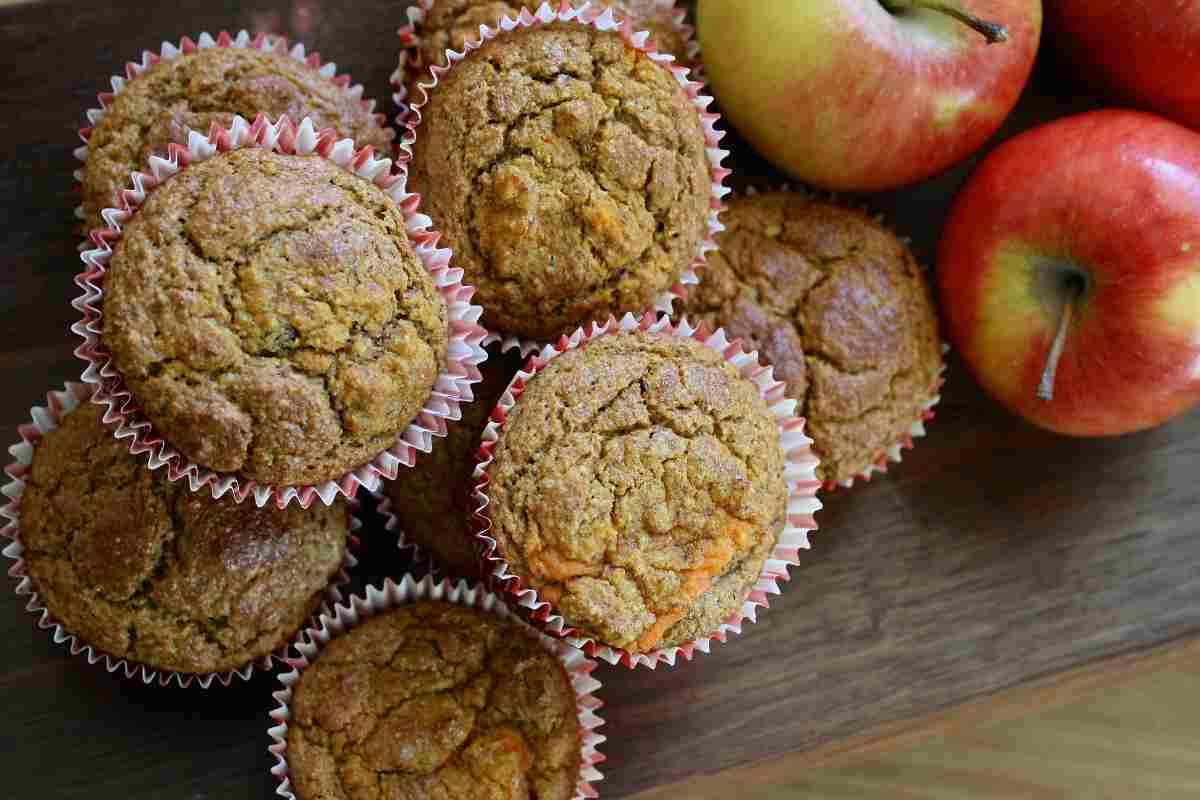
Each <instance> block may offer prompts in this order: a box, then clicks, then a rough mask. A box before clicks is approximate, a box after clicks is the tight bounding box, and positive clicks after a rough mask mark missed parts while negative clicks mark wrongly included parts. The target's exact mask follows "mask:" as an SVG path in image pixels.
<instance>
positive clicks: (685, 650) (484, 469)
mask: <svg viewBox="0 0 1200 800" xmlns="http://www.w3.org/2000/svg"><path fill="white" fill-rule="evenodd" d="M639 331H640V332H647V333H658V334H662V335H666V336H677V337H679V338H683V339H695V340H696V341H698V342H700V343H702V344H703V345H704V346H706V347H708V348H710V349H712V350H715V351H716V352H718V353H721V354H722V356H723V357H724V358H725V360H726V361H727V362H729V363H730V364H733V365H734V366H735V367H737V369H738V371H739V372H741V374H742V376H743V377H744V378H746V379H747V380H749V381H752V382H753V383H754V385H755V386H757V387H758V390H759V393H760V395H761V396H762V398H763V400H764V401H766V403H767V406H768V407H769V409H770V411H771V414H772V415H773V416H774V417H775V424H776V427H777V428H778V430H779V446H780V448H781V449H782V450H783V453H784V457H785V462H784V478H785V479H786V481H787V486H788V508H787V521H786V523H785V524H784V528H783V531H782V532H781V533H780V534H779V540H778V541H777V542H776V545H775V550H774V552H773V553H772V554H771V556H770V557H769V558H767V560H766V561H765V562H764V564H763V569H762V574H761V575H760V576H759V579H758V582H757V583H756V584H755V585H754V588H753V589H752V590H751V591H750V595H749V596H748V597H747V598H746V601H745V603H743V604H742V608H741V610H740V611H739V612H737V613H735V614H734V615H733V616H731V617H730V618H729V619H728V620H726V621H725V622H724V623H723V624H722V625H721V627H720V628H718V629H717V630H716V631H714V632H713V633H712V634H710V635H708V636H706V637H704V638H701V639H696V640H695V641H691V642H687V643H686V644H683V645H679V646H676V647H667V648H661V649H658V650H653V651H651V652H648V653H634V652H631V651H629V650H624V649H621V648H616V647H610V646H609V645H606V644H604V643H602V642H599V641H597V640H596V639H594V638H592V637H589V636H587V635H586V634H583V633H581V632H580V631H578V630H577V629H575V628H573V627H572V626H571V625H570V623H569V622H568V621H567V620H566V619H564V618H563V617H562V615H560V614H558V613H557V612H556V611H555V609H554V607H553V605H552V604H550V603H548V602H546V601H544V600H542V599H540V598H539V596H538V593H537V590H536V589H533V588H531V587H529V586H527V585H525V582H524V580H523V579H522V576H520V575H517V574H514V573H513V572H511V571H510V570H509V565H508V562H506V561H505V560H504V556H503V554H502V553H500V551H499V544H498V543H497V542H496V540H495V539H494V538H492V536H491V535H490V533H491V527H492V522H491V519H490V518H489V516H488V506H489V504H490V502H491V501H490V499H489V498H488V495H487V487H488V483H489V481H490V476H489V474H488V471H489V468H490V467H491V465H492V459H493V451H494V450H495V447H496V443H497V442H498V441H499V440H500V437H501V436H502V435H503V433H504V427H505V424H506V422H507V419H508V414H509V412H511V411H512V408H513V406H514V405H516V404H517V402H518V401H519V399H520V397H521V395H522V394H523V393H524V391H525V386H526V384H527V383H528V382H529V381H530V380H532V379H533V377H534V376H535V375H537V374H538V373H539V372H541V371H542V370H543V369H545V368H546V367H547V365H549V364H550V363H552V362H553V361H554V359H556V358H558V356H560V355H562V354H563V353H564V352H566V351H568V350H575V349H577V348H579V347H582V346H584V345H585V344H587V343H588V342H589V341H591V340H593V339H596V338H599V337H601V336H620V335H625V334H629V333H634V332H639ZM784 388H785V387H784V384H783V383H782V382H780V381H777V380H775V377H774V374H773V370H772V368H771V367H769V366H762V365H760V364H759V361H758V353H757V352H749V353H747V352H746V351H745V350H744V349H743V348H742V344H741V341H740V340H737V341H733V342H731V341H729V339H728V338H727V337H726V335H725V332H724V331H723V330H717V331H716V332H715V333H713V332H711V331H710V330H709V329H708V328H707V327H706V326H704V325H701V326H700V327H692V326H691V325H689V324H688V322H687V320H686V319H684V320H681V321H680V322H679V323H678V324H676V325H672V324H671V321H670V320H669V319H667V318H665V317H657V318H656V317H655V316H654V315H653V314H649V313H647V314H644V315H643V316H642V317H641V318H640V319H638V318H636V317H634V316H633V315H632V314H626V315H625V316H624V317H623V318H622V319H621V320H620V321H619V322H618V321H617V320H616V319H614V318H611V317H610V318H609V319H608V321H607V322H605V323H604V324H602V325H601V324H598V323H593V324H592V327H591V330H590V332H585V331H584V330H583V329H582V328H580V329H579V330H577V331H575V333H573V334H572V335H571V336H570V337H566V336H564V337H562V338H561V339H559V341H558V343H557V344H554V345H546V347H545V348H544V349H543V350H542V351H541V353H539V354H537V355H535V356H534V357H533V358H531V359H530V361H529V363H528V364H527V365H526V366H525V367H524V368H523V369H522V370H521V371H520V372H518V373H517V375H516V377H514V378H513V381H512V383H511V384H509V387H508V389H507V390H506V391H505V392H504V394H503V395H502V396H501V397H500V402H499V403H498V404H497V405H496V408H495V410H494V411H493V412H492V418H491V421H490V422H489V423H488V425H487V427H486V428H484V431H483V437H482V442H481V444H480V447H479V452H478V453H477V456H476V457H477V464H476V467H475V473H474V476H473V477H474V480H475V493H474V497H475V501H476V504H477V507H476V511H475V515H474V516H475V523H476V526H477V527H476V534H475V538H476V543H477V544H478V546H479V551H480V558H481V560H482V562H483V566H484V572H485V574H486V575H487V576H488V580H489V583H490V585H491V586H492V587H493V588H494V589H495V590H496V591H498V592H501V593H503V594H504V595H506V597H507V598H508V600H509V602H510V603H512V604H513V605H514V607H516V608H518V609H519V610H520V611H521V612H522V613H523V614H524V615H525V616H526V618H527V619H529V620H530V621H531V622H533V623H534V624H535V625H537V626H539V627H540V628H541V629H542V630H545V631H546V632H548V633H550V634H552V635H554V636H558V637H561V638H564V639H566V640H567V641H568V642H570V643H571V644H572V645H573V646H575V647H578V648H580V649H582V650H583V651H584V652H585V653H587V654H588V655H589V656H592V657H594V658H600V659H603V660H604V661H607V662H608V663H610V664H614V665H616V664H623V665H625V666H627V667H638V666H644V667H649V668H650V669H654V668H655V667H657V666H658V664H660V663H666V664H667V665H669V666H675V661H676V660H677V659H678V657H679V656H683V658H684V659H685V660H687V661H690V660H691V659H692V656H693V654H694V652H695V651H697V650H699V651H700V652H702V653H707V652H709V650H710V649H711V647H712V643H713V642H714V641H720V642H724V641H725V640H726V638H727V636H728V634H729V633H730V632H732V633H735V634H739V635H740V634H741V632H742V623H743V622H745V621H746V620H750V621H751V622H755V621H756V618H757V612H758V609H759V608H767V607H768V602H767V596H768V595H772V594H779V581H781V580H783V581H786V580H790V578H789V575H788V567H789V566H797V565H798V564H799V563H800V550H807V549H809V548H810V546H811V545H810V544H809V541H808V534H809V533H810V532H812V531H814V530H816V528H817V523H816V520H815V519H814V515H815V514H816V512H817V511H818V510H820V508H821V502H820V500H818V499H817V490H818V489H820V487H821V482H820V481H819V480H817V474H816V469H817V463H818V461H817V457H816V455H815V454H814V453H813V452H812V449H811V445H812V440H811V439H809V438H808V437H807V436H805V435H804V420H803V419H801V418H799V417H797V416H795V409H796V401H795V400H790V399H788V398H787V397H786V396H785V395H784Z"/></svg>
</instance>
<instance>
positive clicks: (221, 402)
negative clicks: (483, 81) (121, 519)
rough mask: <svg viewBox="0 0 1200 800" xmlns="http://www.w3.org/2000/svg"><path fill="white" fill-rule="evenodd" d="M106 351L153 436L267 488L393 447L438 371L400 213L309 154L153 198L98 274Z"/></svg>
mask: <svg viewBox="0 0 1200 800" xmlns="http://www.w3.org/2000/svg"><path fill="white" fill-rule="evenodd" d="M103 314H104V331H103V334H102V342H103V344H104V346H105V347H106V348H107V349H108V350H109V351H110V352H111V354H112V358H113V361H114V363H115V364H116V366H117V369H119V370H120V372H121V373H122V375H123V376H124V378H125V380H126V382H127V384H128V385H129V388H130V389H131V390H132V392H133V394H134V396H135V397H136V398H137V402H138V403H139V405H140V406H141V407H142V409H143V410H144V412H145V414H146V416H147V417H148V418H149V420H150V421H151V422H152V423H153V424H154V426H155V427H156V428H157V429H158V431H159V432H160V433H161V434H162V435H163V436H164V437H165V438H166V439H167V441H169V442H170V443H171V444H172V445H173V446H174V447H176V448H177V449H179V450H180V451H181V452H182V453H183V454H184V455H185V456H187V457H188V458H190V459H192V460H193V461H195V462H197V463H199V464H200V465H202V466H204V467H207V468H209V469H212V470H215V471H217V472H222V473H232V474H236V475H238V476H240V477H242V478H245V479H250V480H254V481H257V482H258V483H260V484H280V485H290V484H315V483H319V482H321V481H325V480H331V479H336V478H338V477H340V476H341V475H342V474H344V473H345V472H347V471H348V470H351V469H354V468H357V467H358V466H360V465H362V464H363V463H365V462H367V461H369V460H370V459H371V458H373V457H374V456H375V455H376V454H378V453H379V452H381V451H382V450H384V449H386V448H388V447H391V446H392V445H393V444H395V442H396V440H397V439H398V438H399V437H400V434H401V433H402V432H403V431H404V429H405V427H406V426H407V425H408V424H409V422H410V421H412V419H413V418H414V416H415V415H416V414H417V413H418V411H420V409H421V407H422V405H423V404H424V403H425V401H426V399H427V398H428V397H429V394H430V391H431V390H432V388H433V386H434V383H435V381H436V379H437V376H438V374H439V372H440V371H441V370H442V369H444V368H445V366H446V359H447V355H446V353H447V338H448V327H447V324H448V323H447V309H446V304H445V301H444V300H443V299H442V297H441V295H440V294H439V293H438V290H437V287H436V286H435V285H434V282H433V279H432V278H431V277H430V275H429V273H428V271H427V270H426V269H425V267H424V265H423V264H422V263H421V261H420V259H419V258H418V257H417V255H416V253H415V252H414V250H413V247H412V245H411V243H410V242H409V240H408V237H407V235H406V233H405V223H404V217H403V215H402V214H401V211H400V209H399V208H398V207H397V206H396V204H395V203H393V202H392V201H391V199H390V198H389V197H388V196H387V195H386V194H384V192H383V191H382V190H381V189H379V188H378V187H376V186H375V185H374V184H372V183H371V182H370V181H367V180H364V179H362V178H358V177H355V176H354V175H351V174H349V173H347V172H345V171H343V170H342V169H341V168H340V167H338V166H337V165H336V164H333V163H331V162H329V161H327V160H325V159H323V158H320V157H318V156H293V155H282V154H279V153H275V152H271V151H268V150H264V149H261V148H248V149H242V150H234V151H230V152H227V153H222V154H219V155H216V156H214V157H212V158H210V159H208V160H206V161H203V162H200V163H198V164H194V165H192V166H190V167H188V168H187V169H184V170H182V171H181V172H179V173H178V174H176V175H175V176H174V177H172V178H170V179H168V180H167V181H166V182H165V183H163V184H162V185H161V186H159V187H158V188H157V189H155V190H154V191H152V192H151V193H150V194H149V196H148V197H147V199H146V202H145V204H144V205H143V206H142V207H141V209H139V210H138V211H137V213H136V214H134V215H133V217H132V218H131V219H130V220H129V222H128V223H127V225H126V226H125V230H124V234H123V235H122V237H121V238H120V240H119V241H118V242H117V243H116V246H115V248H114V252H113V255H112V258H111V259H110V261H109V266H108V273H107V276H106V277H105V279H104V298H103Z"/></svg>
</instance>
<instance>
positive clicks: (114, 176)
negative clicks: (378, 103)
mask: <svg viewBox="0 0 1200 800" xmlns="http://www.w3.org/2000/svg"><path fill="white" fill-rule="evenodd" d="M259 113H265V114H267V115H268V116H270V117H271V119H273V120H274V119H276V118H278V117H279V116H280V115H281V114H287V115H289V116H290V117H291V118H292V119H302V118H304V117H310V118H312V120H313V122H314V123H316V125H317V128H318V129H320V128H324V127H332V128H334V129H335V130H336V131H337V132H338V134H339V136H340V137H347V138H351V139H354V141H355V142H356V143H357V144H358V145H359V146H365V145H372V146H374V147H375V149H376V150H378V151H385V150H388V149H390V147H391V140H392V138H393V132H392V131H391V130H390V129H388V128H385V127H383V126H382V125H381V124H380V122H379V121H378V119H377V118H376V117H375V116H374V115H373V114H372V113H371V112H370V110H369V107H368V106H367V105H365V104H364V103H363V102H362V101H361V100H360V99H359V96H358V94H357V93H352V92H350V91H348V90H347V88H346V87H345V86H343V85H341V84H339V83H337V82H335V81H334V80H333V79H331V78H328V77H325V76H323V75H321V74H320V73H319V72H318V71H317V70H316V69H315V68H314V67H312V66H309V65H308V64H306V63H305V62H303V61H298V60H297V59H295V58H292V57H291V56H290V55H288V54H287V53H286V52H285V51H283V50H282V48H279V49H278V50H272V51H268V52H264V51H262V50H259V49H252V48H249V47H207V48H200V49H196V50H193V51H192V52H190V53H181V54H180V55H178V56H176V57H174V58H164V59H162V60H160V61H158V63H156V64H154V65H153V66H151V67H150V68H149V69H147V70H145V71H144V72H142V73H141V74H140V75H137V76H136V77H134V78H132V79H131V80H128V81H126V82H125V84H124V86H123V88H122V89H121V91H119V92H117V93H116V94H115V95H113V97H112V99H111V100H110V101H109V102H108V104H107V109H106V110H105V112H104V114H103V115H102V116H100V118H99V119H98V120H96V122H95V125H94V126H93V127H92V129H91V132H90V134H89V135H88V138H87V159H86V161H85V163H84V166H83V169H82V176H81V180H82V184H83V186H82V194H83V213H84V218H85V222H86V224H87V227H88V230H92V229H95V228H99V227H102V226H103V225H104V222H103V219H102V218H101V216H100V212H101V211H102V210H103V209H105V208H110V207H112V208H115V207H116V206H117V193H118V192H119V191H120V190H122V189H126V188H128V187H129V186H130V175H131V174H132V173H133V172H134V171H135V170H142V171H145V170H146V164H147V161H148V159H149V157H150V155H151V154H152V153H162V152H164V151H165V150H166V146H167V145H168V144H169V143H171V142H185V141H186V137H187V131H188V129H189V128H190V129H192V130H196V131H199V132H200V133H208V130H209V126H210V125H211V124H212V123H213V122H219V123H220V124H221V125H222V126H224V127H228V126H229V124H230V122H231V121H232V119H233V116H234V115H235V114H238V115H241V116H242V117H245V118H246V119H254V118H255V116H257V115H258V114H259Z"/></svg>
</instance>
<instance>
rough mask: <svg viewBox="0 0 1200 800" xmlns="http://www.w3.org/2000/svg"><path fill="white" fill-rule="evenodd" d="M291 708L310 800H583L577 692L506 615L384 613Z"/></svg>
mask: <svg viewBox="0 0 1200 800" xmlns="http://www.w3.org/2000/svg"><path fill="white" fill-rule="evenodd" d="M290 709H291V710H290V714H289V715H288V719H287V725H288V729H287V734H286V748H287V749H286V755H287V769H288V774H289V778H290V781H291V787H292V791H293V792H294V793H295V796H296V798H297V800H324V798H334V797H337V798H344V800H384V799H385V798H386V799H387V800H400V798H404V799H405V800H408V799H409V798H411V799H412V800H417V798H420V799H421V800H426V799H427V798H428V800H434V799H435V798H445V799H446V800H450V798H453V799H454V800H509V798H516V797H536V798H538V800H570V798H573V797H575V788H576V783H577V781H578V779H579V775H580V754H581V749H582V745H583V741H582V736H581V732H580V725H579V719H578V716H577V713H578V709H577V705H576V693H575V690H574V689H573V688H572V685H571V681H570V679H569V678H568V676H567V672H566V670H565V669H564V667H563V664H562V663H561V662H560V661H559V660H558V659H557V658H556V657H555V656H554V655H553V654H551V653H550V652H548V651H547V650H545V649H544V648H543V647H542V645H541V644H540V643H539V642H538V641H537V640H536V639H535V638H534V637H533V634H532V632H531V631H529V630H528V629H527V628H525V627H524V626H521V625H519V624H518V623H516V622H513V621H511V620H508V619H505V618H503V617H500V616H498V615H496V614H491V613H484V612H481V611H478V610H475V609H473V608H466V607H463V606H459V605H453V604H450V603H445V602H440V601H433V600H422V601H418V602H415V603H412V604H409V605H404V606H400V607H399V608H396V609H393V610H391V611H387V612H385V613H380V614H377V615H376V616H373V617H371V618H370V619H368V620H367V621H366V622H363V623H362V624H360V625H357V626H356V627H353V628H352V629H350V630H349V631H348V632H347V633H345V634H344V635H342V636H339V637H337V638H335V639H333V640H331V641H330V642H329V643H328V644H326V645H325V646H324V647H323V648H322V649H321V651H320V653H319V654H318V655H317V657H316V660H315V661H314V662H313V663H312V664H311V665H310V666H308V667H307V668H306V669H304V671H303V672H301V673H300V676H299V679H298V680H297V681H296V682H295V683H294V685H293V696H292V700H291V703H290Z"/></svg>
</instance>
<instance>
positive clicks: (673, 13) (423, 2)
mask: <svg viewBox="0 0 1200 800" xmlns="http://www.w3.org/2000/svg"><path fill="white" fill-rule="evenodd" d="M437 2H438V0H417V2H416V3H413V4H412V5H411V6H409V7H408V9H407V12H408V22H407V23H406V24H404V25H403V26H401V27H400V29H399V30H398V31H396V35H397V36H398V37H399V38H400V55H399V58H398V62H397V64H396V69H395V71H394V72H393V73H392V77H391V82H392V92H393V94H392V100H393V101H394V102H395V103H396V108H397V109H398V110H399V113H398V114H397V115H396V124H397V125H398V126H399V127H400V128H403V127H404V126H405V125H406V124H407V121H408V114H409V110H410V109H409V102H408V101H409V100H410V98H409V97H408V87H409V85H410V84H412V82H413V81H415V80H417V79H419V78H420V77H421V76H422V74H423V73H424V72H425V70H426V69H427V68H428V66H429V65H427V64H426V63H425V59H424V57H423V56H422V54H421V44H422V41H421V27H422V26H423V25H424V24H425V18H426V15H427V14H428V13H429V12H430V11H431V10H432V9H433V7H434V6H435V5H436V4H437ZM654 4H655V6H656V11H657V13H658V16H659V17H660V18H661V19H662V20H664V21H668V22H670V24H671V26H672V27H673V28H675V31H676V32H677V33H678V34H679V36H680V38H681V39H683V40H684V41H685V42H686V43H687V58H688V63H686V64H680V65H679V66H681V67H686V68H688V69H690V70H691V72H692V78H693V80H697V81H700V82H701V83H703V82H704V79H703V76H702V75H701V73H700V43H699V42H697V41H696V29H695V28H694V27H693V26H692V25H689V24H688V22H687V9H684V8H679V7H678V6H676V4H675V0H654ZM596 5H597V6H603V5H605V4H604V3H603V2H598V3H596Z"/></svg>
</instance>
